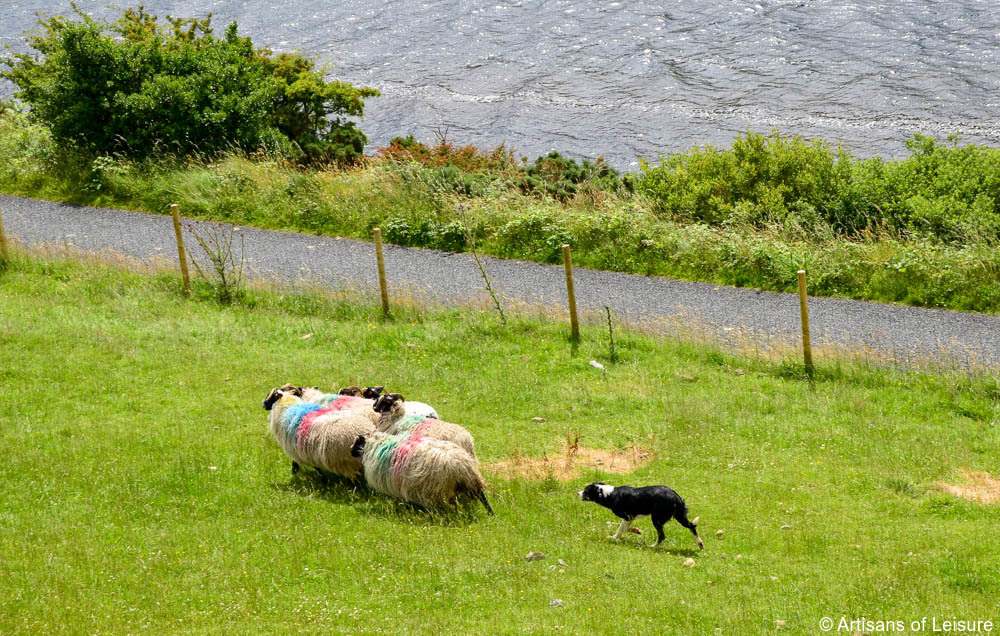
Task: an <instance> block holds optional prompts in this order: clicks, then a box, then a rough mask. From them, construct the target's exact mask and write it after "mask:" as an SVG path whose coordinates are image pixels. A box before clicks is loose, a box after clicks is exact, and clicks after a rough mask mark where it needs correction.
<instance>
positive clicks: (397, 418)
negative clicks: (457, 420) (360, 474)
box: [372, 393, 476, 456]
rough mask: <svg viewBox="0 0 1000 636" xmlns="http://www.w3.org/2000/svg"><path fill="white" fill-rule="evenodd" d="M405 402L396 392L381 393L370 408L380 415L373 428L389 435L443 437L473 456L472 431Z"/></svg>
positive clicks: (473, 442) (474, 452) (474, 447)
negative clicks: (411, 409) (416, 411)
mask: <svg viewBox="0 0 1000 636" xmlns="http://www.w3.org/2000/svg"><path fill="white" fill-rule="evenodd" d="M409 404H410V402H406V401H405V400H404V399H403V396H402V395H400V394H399V393H384V394H382V395H380V396H379V398H378V399H377V400H375V404H374V405H373V406H372V409H374V410H375V412H376V413H379V414H380V415H381V417H380V418H379V419H378V420H376V421H375V428H376V430H379V431H382V432H383V433H389V434H390V435H419V436H421V437H432V438H434V439H443V440H445V441H449V442H452V443H455V444H458V445H459V446H461V447H462V448H464V449H465V450H466V451H468V453H469V454H470V455H472V456H475V455H476V443H475V441H474V440H473V439H472V434H471V433H469V431H467V430H466V429H464V428H463V427H461V426H459V425H458V424H452V423H451V422H443V421H441V420H439V419H437V418H434V417H425V416H423V415H414V414H412V413H410V412H409V410H408V409H407V408H406V407H407V406H408V405H409Z"/></svg>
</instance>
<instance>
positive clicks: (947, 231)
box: [0, 111, 1000, 313]
mask: <svg viewBox="0 0 1000 636" xmlns="http://www.w3.org/2000/svg"><path fill="white" fill-rule="evenodd" d="M909 145H910V150H911V156H909V157H907V158H906V159H902V160H895V161H883V160H881V159H878V158H875V159H867V160H859V159H855V158H853V157H851V156H850V155H848V154H847V153H842V152H839V151H837V150H835V149H833V148H830V147H829V146H828V145H826V144H824V143H821V142H806V141H804V140H802V139H800V138H783V137H777V136H770V137H764V136H760V135H755V134H748V135H746V136H744V137H742V138H740V139H738V140H736V141H734V143H733V145H732V147H731V148H727V149H714V148H707V149H692V150H691V151H689V152H687V153H680V154H676V155H670V156H668V157H665V158H663V160H662V161H661V163H660V164H658V165H650V166H646V167H645V168H644V169H643V170H641V171H639V172H636V173H633V174H629V175H624V177H620V176H618V175H615V174H612V173H609V172H608V170H607V169H606V167H604V166H602V165H601V164H600V163H599V164H597V165H596V166H594V165H589V166H580V165H579V164H575V163H574V164H567V162H565V161H562V160H555V161H550V160H546V159H545V158H541V159H539V160H537V161H536V162H534V163H522V162H520V161H518V160H517V159H516V158H515V153H513V152H511V151H509V150H507V149H504V148H502V147H501V148H498V149H494V150H492V151H489V152H486V151H479V150H477V149H474V148H455V147H453V146H451V145H449V144H440V145H439V146H437V147H434V148H426V147H420V146H414V145H413V144H412V143H411V144H409V145H407V144H406V142H405V141H404V143H403V144H396V145H395V146H392V147H390V148H388V149H383V150H382V152H381V154H380V156H379V157H377V158H374V159H372V160H370V161H368V162H367V163H366V164H365V166H363V167H360V168H356V169H351V170H337V169H321V170H315V169H314V170H304V169H300V168H296V167H294V166H290V165H288V164H287V163H285V162H282V161H280V160H274V159H269V158H267V157H257V158H249V157H245V156H240V155H232V156H228V157H224V158H219V159H216V160H213V161H205V160H196V159H188V160H179V159H169V160H159V161H156V160H149V161H145V162H142V163H136V162H131V161H128V160H125V159H120V158H111V157H98V158H96V159H91V158H83V157H81V156H80V155H77V154H73V153H69V152H66V151H65V150H62V149H60V148H57V147H56V146H55V145H54V144H53V142H52V141H51V138H50V136H49V134H48V132H47V131H46V130H45V129H43V128H41V127H38V126H36V125H31V124H29V123H28V121H27V120H26V119H25V117H24V116H23V115H20V114H16V113H13V112H11V111H8V112H7V113H5V114H0V191H2V192H5V193H9V194H19V195H25V196H34V197H41V198H49V199H53V200H60V201H72V202H75V203H85V204H94V205H107V206H122V207H127V208H133V209H139V210H147V211H151V212H160V213H163V212H166V211H167V209H168V206H169V204H170V203H178V204H180V206H181V209H182V211H183V214H185V215H188V216H194V217H199V218H207V219H216V220H226V221H232V222H234V223H239V224H242V225H256V226H260V227H266V228H280V229H287V230H296V231H304V232H316V233H323V234H330V235H340V236H349V237H358V238H365V239H367V238H369V237H370V236H371V230H372V228H373V227H376V226H378V227H381V228H382V231H383V234H384V236H385V237H386V239H387V240H389V241H390V242H395V243H399V244H404V245H414V246H423V247H434V248H439V249H445V250H465V249H468V248H469V242H470V238H474V240H475V242H476V246H477V248H478V249H479V250H480V251H482V252H485V253H489V254H493V255H497V256H503V257H512V258H526V259H533V260H540V261H548V262H554V261H557V260H558V259H560V258H561V251H560V246H561V245H562V244H563V243H570V244H572V245H573V257H574V262H575V263H576V264H578V265H582V266H588V267H594V268H599V269H610V270H616V271H624V272H633V273H637V274H650V275H663V276H670V277H676V278H682V279H689V280H701V281H710V282H717V283H724V284H733V285H740V286H750V287H756V288H760V289H767V290H776V291H791V290H794V289H795V285H796V279H795V272H796V270H797V269H799V268H805V269H807V271H808V272H809V285H810V293H812V294H815V295H821V296H843V297H849V298H858V299H866V300H878V301H887V302H900V303H907V304H914V305H921V306H927V307H943V308H950V309H966V310H974V311H983V312H991V313H995V312H997V311H1000V253H998V251H997V250H996V245H997V240H998V238H1000V207H998V206H1000V150H994V149H988V148H984V147H979V146H974V145H969V146H961V147H960V146H957V145H954V146H953V145H945V144H942V143H937V142H935V141H933V140H930V139H924V138H916V139H914V140H912V142H911V143H910V144H909Z"/></svg>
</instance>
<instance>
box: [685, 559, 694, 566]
mask: <svg viewBox="0 0 1000 636" xmlns="http://www.w3.org/2000/svg"><path fill="white" fill-rule="evenodd" d="M684 567H686V568H693V567H694V559H692V558H691V557H688V558H686V559H684Z"/></svg>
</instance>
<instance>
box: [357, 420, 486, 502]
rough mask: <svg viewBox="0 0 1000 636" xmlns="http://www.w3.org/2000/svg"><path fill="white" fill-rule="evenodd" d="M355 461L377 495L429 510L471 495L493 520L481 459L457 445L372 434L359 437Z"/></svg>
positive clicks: (416, 437)
mask: <svg viewBox="0 0 1000 636" xmlns="http://www.w3.org/2000/svg"><path fill="white" fill-rule="evenodd" d="M351 455H353V456H354V457H359V458H361V465H362V466H363V467H364V473H365V481H366V482H367V483H368V487H369V488H371V489H372V490H375V491H376V492H380V493H383V494H386V495H390V496H393V497H398V498H400V499H404V500H406V501H409V502H411V503H415V504H417V505H420V506H423V507H424V508H428V509H432V508H437V507H440V506H442V505H445V504H449V505H455V504H457V503H458V498H459V496H460V495H468V496H469V497H470V498H472V499H478V500H479V501H480V502H482V504H483V506H484V507H485V508H486V512H487V513H488V514H489V515H493V508H491V507H490V502H489V501H487V500H486V493H485V489H486V482H485V481H484V480H483V477H482V475H480V474H479V466H478V462H477V461H476V458H475V457H474V456H472V455H470V454H469V453H467V452H466V451H465V450H464V449H463V448H462V447H460V446H458V445H457V444H453V443H451V442H447V441H444V440H440V439H430V438H426V437H422V436H420V435H406V436H404V435H389V434H388V433H383V432H382V431H372V432H371V433H368V434H365V435H359V436H358V437H357V439H356V440H355V442H354V445H353V446H352V447H351Z"/></svg>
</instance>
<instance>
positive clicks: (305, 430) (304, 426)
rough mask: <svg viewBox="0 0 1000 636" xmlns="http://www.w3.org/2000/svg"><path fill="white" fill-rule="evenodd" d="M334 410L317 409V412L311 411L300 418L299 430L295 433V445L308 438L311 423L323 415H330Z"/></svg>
mask: <svg viewBox="0 0 1000 636" xmlns="http://www.w3.org/2000/svg"><path fill="white" fill-rule="evenodd" d="M335 410H336V409H333V408H328V409H319V410H318V411H313V412H312V413H309V414H308V415H306V416H305V417H304V418H302V423H301V424H299V430H298V431H296V432H295V443H296V444H301V443H302V441H303V440H305V439H306V438H307V437H308V436H309V429H311V428H312V425H313V422H315V421H316V418H317V417H319V416H321V415H323V414H324V413H332V412H333V411H335Z"/></svg>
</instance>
